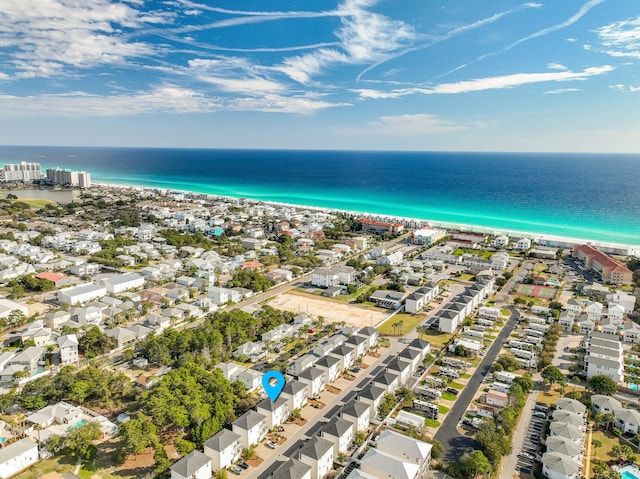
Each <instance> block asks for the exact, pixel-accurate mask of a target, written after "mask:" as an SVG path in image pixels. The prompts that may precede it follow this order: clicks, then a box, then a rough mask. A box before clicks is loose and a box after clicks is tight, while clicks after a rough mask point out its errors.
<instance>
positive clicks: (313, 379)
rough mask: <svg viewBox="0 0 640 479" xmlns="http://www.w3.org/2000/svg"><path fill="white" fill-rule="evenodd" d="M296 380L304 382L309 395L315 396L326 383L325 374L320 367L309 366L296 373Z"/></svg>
mask: <svg viewBox="0 0 640 479" xmlns="http://www.w3.org/2000/svg"><path fill="white" fill-rule="evenodd" d="M298 381H300V382H302V383H304V384H306V385H307V387H308V391H309V397H310V398H315V397H317V396H319V395H320V393H321V392H322V391H323V390H324V388H325V386H326V385H327V376H326V374H325V373H324V371H323V370H322V369H318V368H309V369H306V370H304V371H302V372H301V373H300V374H299V375H298Z"/></svg>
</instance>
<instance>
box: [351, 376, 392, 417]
mask: <svg viewBox="0 0 640 479" xmlns="http://www.w3.org/2000/svg"><path fill="white" fill-rule="evenodd" d="M385 394H386V391H385V389H383V388H381V387H379V386H375V385H371V386H368V387H366V388H364V389H362V390H361V391H360V392H358V394H356V400H358V401H360V402H362V403H365V404H368V405H369V420H371V419H372V418H375V417H376V416H377V415H378V407H379V406H380V403H381V402H382V400H383V399H384V395H385Z"/></svg>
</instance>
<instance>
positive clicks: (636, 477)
mask: <svg viewBox="0 0 640 479" xmlns="http://www.w3.org/2000/svg"><path fill="white" fill-rule="evenodd" d="M618 472H619V473H620V477H622V479H640V469H638V468H637V467H636V466H632V465H630V466H624V467H623V468H622V469H620V470H619V471H618Z"/></svg>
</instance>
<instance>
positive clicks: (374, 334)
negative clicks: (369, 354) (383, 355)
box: [356, 326, 378, 349]
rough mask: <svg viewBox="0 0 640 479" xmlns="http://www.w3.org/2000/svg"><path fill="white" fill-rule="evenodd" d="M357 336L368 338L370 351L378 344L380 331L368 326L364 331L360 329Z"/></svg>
mask: <svg viewBox="0 0 640 479" xmlns="http://www.w3.org/2000/svg"><path fill="white" fill-rule="evenodd" d="M356 334H357V335H358V336H362V337H363V338H367V342H368V344H369V345H368V348H369V349H371V348H372V347H374V346H375V345H376V343H377V342H378V330H377V329H376V328H374V327H372V326H366V327H364V328H362V329H359V330H358V332H357V333H356Z"/></svg>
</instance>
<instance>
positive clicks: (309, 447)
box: [297, 436, 334, 479]
mask: <svg viewBox="0 0 640 479" xmlns="http://www.w3.org/2000/svg"><path fill="white" fill-rule="evenodd" d="M297 458H298V460H299V461H301V462H303V463H305V464H306V465H308V466H310V467H311V479H321V478H323V477H324V476H326V475H327V473H328V472H329V471H330V470H331V468H332V467H333V459H334V457H333V443H332V442H331V441H329V440H327V439H323V438H321V437H318V436H314V437H312V438H311V439H309V440H308V441H307V442H306V443H305V444H304V445H303V446H302V447H301V448H300V450H299V451H298V453H297Z"/></svg>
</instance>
